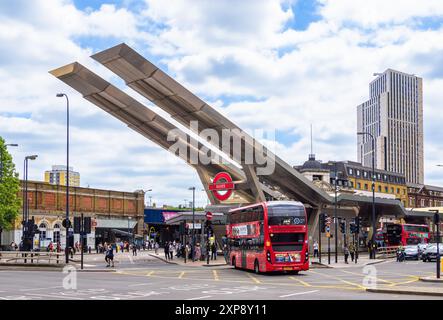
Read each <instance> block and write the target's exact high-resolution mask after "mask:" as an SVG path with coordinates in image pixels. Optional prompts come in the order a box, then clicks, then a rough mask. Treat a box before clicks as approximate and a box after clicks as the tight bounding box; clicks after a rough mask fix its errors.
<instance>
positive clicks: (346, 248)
mask: <svg viewBox="0 0 443 320" xmlns="http://www.w3.org/2000/svg"><path fill="white" fill-rule="evenodd" d="M343 252H344V254H345V263H346V264H348V257H349V248H348V245H346V244H345V247H344V248H343Z"/></svg>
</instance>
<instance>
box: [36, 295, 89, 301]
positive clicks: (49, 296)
mask: <svg viewBox="0 0 443 320" xmlns="http://www.w3.org/2000/svg"><path fill="white" fill-rule="evenodd" d="M28 296H36V297H48V298H53V299H59V298H63V299H69V300H71V299H74V300H84V298H77V297H73V296H62V295H52V294H43V293H28Z"/></svg>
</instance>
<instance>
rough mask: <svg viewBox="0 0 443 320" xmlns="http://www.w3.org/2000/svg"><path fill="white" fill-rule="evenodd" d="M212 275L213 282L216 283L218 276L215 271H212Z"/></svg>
mask: <svg viewBox="0 0 443 320" xmlns="http://www.w3.org/2000/svg"><path fill="white" fill-rule="evenodd" d="M212 274H213V275H214V280H215V281H218V280H219V279H218V274H217V270H212Z"/></svg>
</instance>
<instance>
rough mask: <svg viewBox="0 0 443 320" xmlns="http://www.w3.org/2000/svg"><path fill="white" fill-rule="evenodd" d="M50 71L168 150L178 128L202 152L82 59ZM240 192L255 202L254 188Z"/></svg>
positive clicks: (210, 168)
mask: <svg viewBox="0 0 443 320" xmlns="http://www.w3.org/2000/svg"><path fill="white" fill-rule="evenodd" d="M50 73H51V74H52V75H54V76H55V77H57V78H58V79H60V80H61V81H63V82H65V83H66V84H68V85H69V86H71V87H72V88H73V89H75V90H77V91H78V92H80V93H81V94H82V95H83V97H84V98H85V99H86V100H88V101H90V102H92V103H93V104H95V105H96V106H98V107H100V108H101V109H103V110H104V111H106V112H108V113H110V114H111V115H113V116H114V117H116V118H117V119H119V120H121V121H122V122H124V123H125V124H127V125H128V127H130V128H131V129H133V130H134V131H136V132H138V133H140V134H141V135H143V136H144V137H146V138H148V139H149V140H151V141H153V142H155V143H156V144H158V145H160V146H161V147H163V148H164V149H165V150H168V151H171V149H170V148H171V146H172V145H173V144H174V143H176V141H168V140H167V136H168V133H169V132H170V131H171V130H176V132H179V133H180V137H185V139H182V138H180V137H177V139H179V140H181V142H182V143H184V144H185V145H186V146H187V148H188V150H189V151H190V150H191V149H192V150H193V151H194V152H198V153H199V154H201V153H202V151H201V148H202V145H201V144H200V143H198V144H197V146H193V145H192V144H190V143H189V141H190V137H189V135H188V134H186V133H185V132H183V131H182V130H180V129H179V128H177V127H176V126H175V125H173V124H171V123H170V122H169V121H167V120H166V119H164V118H163V117H161V116H160V115H158V114H156V113H155V112H154V111H152V110H150V109H148V108H147V107H145V106H144V105H142V104H141V103H139V102H138V101H136V100H135V99H133V98H132V97H130V96H129V95H128V94H126V93H124V92H123V91H122V90H120V89H118V88H116V87H115V86H113V85H112V84H110V83H109V82H107V81H106V80H104V79H102V78H101V77H100V76H98V75H97V74H95V73H93V72H92V71H90V70H89V69H87V68H86V67H84V66H82V65H81V64H79V63H78V62H74V63H71V64H68V65H66V66H63V67H60V68H58V69H55V70H52V71H50ZM176 155H177V156H180V157H181V158H182V159H183V160H185V161H186V162H187V163H188V164H190V165H191V166H193V167H194V168H197V167H198V168H199V170H205V171H207V172H208V173H209V174H210V175H212V176H215V174H217V173H218V172H220V171H227V172H229V173H230V174H231V175H232V176H233V178H234V179H235V180H240V181H241V180H244V179H245V178H246V177H245V174H244V173H243V172H242V170H241V169H239V168H237V167H235V166H234V165H230V164H227V165H225V164H217V163H212V162H211V163H210V164H209V165H203V164H198V165H196V164H192V163H191V159H190V152H187V153H186V156H185V157H183V156H181V155H180V154H176ZM199 159H200V158H199ZM262 187H263V188H264V190H265V191H267V192H268V193H269V194H270V195H274V193H273V192H272V190H270V189H269V188H267V187H266V186H262ZM238 193H239V194H240V195H241V196H242V197H243V198H244V199H246V200H249V201H252V200H253V199H254V196H253V195H252V194H251V192H250V190H249V192H248V191H247V190H244V189H242V190H238Z"/></svg>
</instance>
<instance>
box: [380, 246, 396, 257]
mask: <svg viewBox="0 0 443 320" xmlns="http://www.w3.org/2000/svg"><path fill="white" fill-rule="evenodd" d="M397 250H398V246H390V247H379V248H377V256H378V257H379V258H381V259H386V258H395V257H396V256H397Z"/></svg>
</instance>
